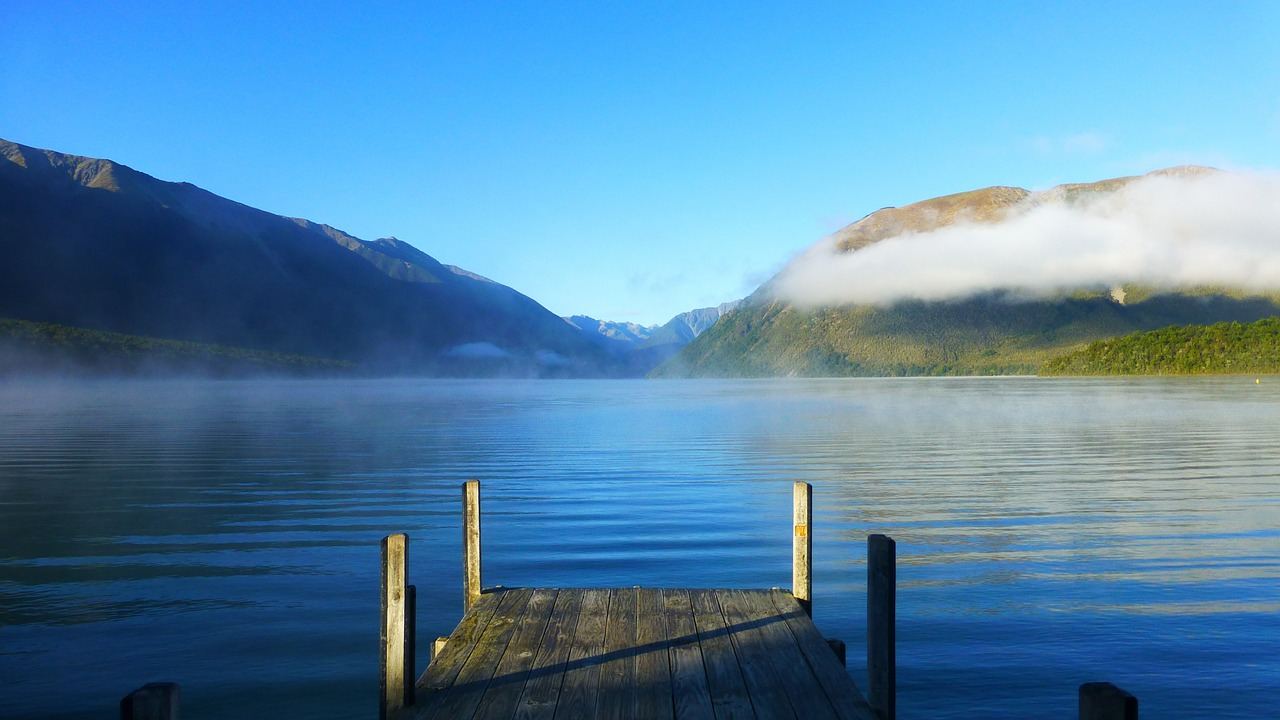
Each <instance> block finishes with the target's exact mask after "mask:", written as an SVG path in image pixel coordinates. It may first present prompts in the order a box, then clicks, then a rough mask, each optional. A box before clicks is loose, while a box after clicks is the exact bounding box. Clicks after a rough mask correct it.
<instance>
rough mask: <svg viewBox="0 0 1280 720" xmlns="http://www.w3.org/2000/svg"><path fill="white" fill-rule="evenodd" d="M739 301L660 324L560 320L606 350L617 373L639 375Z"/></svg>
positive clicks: (580, 318)
mask: <svg viewBox="0 0 1280 720" xmlns="http://www.w3.org/2000/svg"><path fill="white" fill-rule="evenodd" d="M741 302H742V301H741V300H733V301H731V302H727V303H721V304H720V305H717V306H715V307H706V308H698V309H696V310H690V311H688V312H683V313H680V314H679V315H676V316H675V317H673V318H671V319H670V320H668V321H667V322H666V323H664V324H662V325H638V324H636V323H631V322H615V321H612V320H597V319H596V318H593V317H591V316H589V315H571V316H569V317H566V318H564V321H565V322H567V323H569V324H570V325H571V326H573V327H574V328H577V329H578V330H579V331H581V332H582V333H583V334H584V335H585V336H586V337H588V338H589V339H591V341H592V342H595V343H598V344H599V345H600V346H601V347H604V348H605V349H606V350H608V351H609V352H610V353H611V354H612V355H613V356H614V357H615V358H616V362H617V363H619V364H620V366H621V367H622V368H623V369H622V370H620V371H619V374H625V375H634V376H641V375H645V374H647V373H649V372H650V371H652V370H653V369H654V368H656V367H658V366H659V365H661V364H662V363H663V362H665V361H666V360H667V359H668V358H670V357H671V356H672V355H675V354H676V353H678V352H679V351H680V349H681V348H683V347H684V346H685V345H688V344H689V343H690V342H691V341H692V340H693V339H694V338H696V337H698V336H699V335H701V334H702V333H703V332H705V331H706V330H707V329H708V328H710V327H711V326H712V325H714V324H715V323H716V321H717V320H719V319H720V318H721V317H722V316H724V315H725V314H726V313H728V312H729V311H730V310H732V309H734V308H735V307H737V306H738V305H739V303H741Z"/></svg>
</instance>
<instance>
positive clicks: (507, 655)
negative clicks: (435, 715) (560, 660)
mask: <svg viewBox="0 0 1280 720" xmlns="http://www.w3.org/2000/svg"><path fill="white" fill-rule="evenodd" d="M558 595H559V592H558V591H557V590H534V591H533V594H532V595H530V597H529V603H528V605H527V606H526V607H525V612H524V615H522V616H521V617H520V622H519V623H517V624H516V629H515V633H514V634H512V636H511V640H510V641H509V642H508V643H507V647H506V649H505V650H504V651H503V653H502V659H501V660H499V661H498V668H497V670H496V671H494V674H493V677H492V678H491V679H490V680H489V685H488V686H487V687H486V688H485V692H484V697H483V698H482V699H481V700H480V706H479V707H478V708H477V709H476V712H475V717H476V718H490V719H494V718H502V719H503V720H505V719H506V718H510V717H512V716H513V715H515V708H516V705H517V704H518V703H519V702H520V695H521V694H522V693H523V692H524V685H525V681H526V680H527V679H528V677H529V672H530V671H531V670H532V669H533V663H534V660H536V659H537V656H538V648H539V647H541V645H542V636H543V633H544V632H545V631H546V629H547V624H548V622H549V621H550V620H551V612H552V610H553V608H554V607H555V604H556V598H557V597H558Z"/></svg>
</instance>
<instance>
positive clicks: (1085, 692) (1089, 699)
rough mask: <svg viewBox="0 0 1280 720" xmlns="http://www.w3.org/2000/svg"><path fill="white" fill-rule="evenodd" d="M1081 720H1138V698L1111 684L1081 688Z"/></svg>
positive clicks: (1088, 685)
mask: <svg viewBox="0 0 1280 720" xmlns="http://www.w3.org/2000/svg"><path fill="white" fill-rule="evenodd" d="M1080 720H1138V698H1136V697H1134V696H1132V695H1130V694H1129V693H1127V692H1125V691H1124V690H1121V689H1120V688H1118V687H1116V686H1115V685H1112V684H1111V683H1109V682H1088V683H1085V684H1083V685H1081V686H1080Z"/></svg>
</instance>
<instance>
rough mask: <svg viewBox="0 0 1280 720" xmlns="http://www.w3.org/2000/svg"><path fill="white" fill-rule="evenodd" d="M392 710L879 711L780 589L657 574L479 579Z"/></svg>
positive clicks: (525, 713)
mask: <svg viewBox="0 0 1280 720" xmlns="http://www.w3.org/2000/svg"><path fill="white" fill-rule="evenodd" d="M402 716H403V717H406V718H416V719H420V720H428V719H434V718H503V719H504V720H506V719H508V718H705V719H706V720H714V719H715V718H832V719H833V720H835V719H840V720H875V718H876V715H875V713H874V712H873V711H872V710H871V707H870V706H869V705H867V703H866V700H864V699H863V697H862V694H861V693H860V692H859V691H858V688H857V687H856V686H855V685H854V683H853V680H852V679H850V677H849V675H848V673H846V672H845V669H844V666H843V665H842V664H841V662H840V660H839V658H838V657H837V656H836V654H835V653H834V652H833V651H832V648H831V646H830V645H829V644H828V643H827V642H826V641H825V640H824V639H823V638H822V636H821V635H820V634H819V633H818V630H817V628H815V627H814V625H813V622H812V621H811V620H810V619H809V616H808V615H807V614H806V613H805V612H804V609H803V608H801V606H800V604H799V603H797V602H796V600H795V598H794V597H792V595H791V593H789V592H786V591H783V590H683V589H656V588H613V589H555V588H538V589H528V588H523V589H514V590H499V591H495V592H490V593H485V594H484V595H482V596H481V598H480V599H479V600H478V601H477V602H476V603H475V604H474V605H472V606H471V609H470V610H469V611H468V612H467V614H466V616H465V617H464V618H463V619H462V622H461V623H459V624H458V628H457V629H456V630H454V632H453V634H452V635H450V636H449V638H448V640H447V642H446V643H445V645H444V648H443V650H442V651H441V652H440V653H439V655H438V656H437V657H436V658H435V659H434V660H432V662H431V665H430V666H429V667H428V668H427V671H426V672H425V673H424V674H423V676H422V678H421V679H420V680H419V681H418V684H417V704H416V705H414V706H412V707H411V708H409V711H408V712H405V713H402Z"/></svg>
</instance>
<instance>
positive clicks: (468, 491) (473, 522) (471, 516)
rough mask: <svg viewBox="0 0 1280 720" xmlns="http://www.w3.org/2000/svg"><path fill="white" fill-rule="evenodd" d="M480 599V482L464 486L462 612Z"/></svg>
mask: <svg viewBox="0 0 1280 720" xmlns="http://www.w3.org/2000/svg"><path fill="white" fill-rule="evenodd" d="M478 599H480V481H479V480H468V481H466V482H465V483H463V484H462V610H463V612H466V611H467V610H470V609H471V604H472V603H474V602H475V601H476V600H478Z"/></svg>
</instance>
